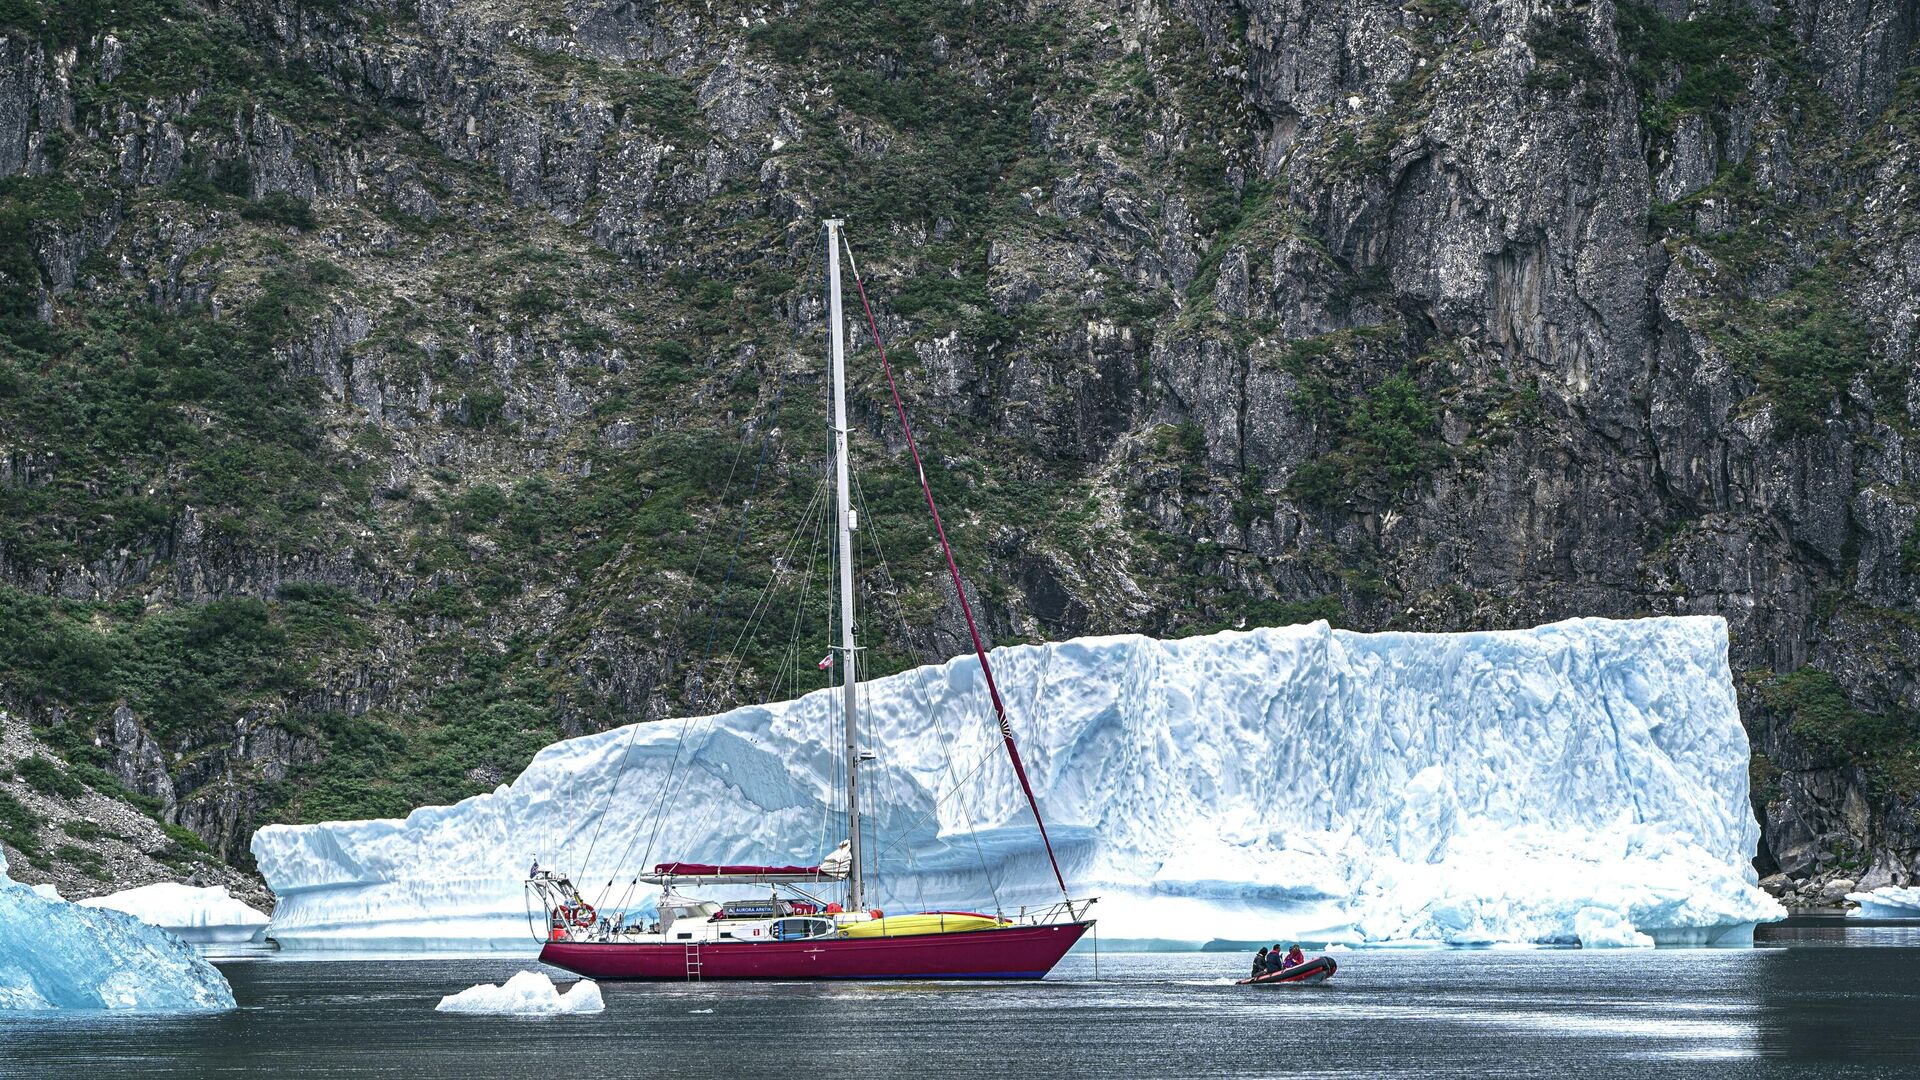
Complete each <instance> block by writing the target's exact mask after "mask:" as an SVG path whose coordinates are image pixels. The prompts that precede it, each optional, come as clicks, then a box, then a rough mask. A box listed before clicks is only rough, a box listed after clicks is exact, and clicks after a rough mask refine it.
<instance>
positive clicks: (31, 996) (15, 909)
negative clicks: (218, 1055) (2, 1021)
mask: <svg viewBox="0 0 1920 1080" xmlns="http://www.w3.org/2000/svg"><path fill="white" fill-rule="evenodd" d="M6 869H7V860H6V856H5V855H4V854H0V1009H126V1010H134V1011H141V1012H209V1011H216V1010H221V1009H231V1008H233V991H232V989H230V988H229V987H228V986H227V980H226V978H225V977H224V976H222V975H221V974H220V972H219V970H218V969H217V968H215V967H214V966H213V965H212V964H209V963H207V962H206V961H205V960H202V959H201V958H200V957H199V956H197V955H196V954H195V953H194V951H193V947H192V946H190V945H188V944H186V943H185V942H183V941H181V940H180V939H179V938H177V937H174V936H173V935H171V934H169V933H167V932H166V931H164V930H157V929H155V928H154V927H151V926H148V925H147V924H145V923H143V922H141V921H140V920H138V919H136V918H134V917H133V916H131V915H127V914H124V913H122V912H118V911H106V910H101V909H98V908H89V907H81V906H80V905H78V904H69V903H67V902H66V901H65V900H58V899H53V898H50V897H46V896H42V895H40V894H39V893H37V892H35V891H34V890H32V889H30V888H28V887H27V886H25V885H21V884H19V883H17V882H15V881H13V880H11V879H10V878H8V877H6V874H5V872H6Z"/></svg>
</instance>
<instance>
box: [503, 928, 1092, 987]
mask: <svg viewBox="0 0 1920 1080" xmlns="http://www.w3.org/2000/svg"><path fill="white" fill-rule="evenodd" d="M1092 925H1093V924H1092V923H1091V922H1079V923H1060V924H1057V925H1052V926H1016V927H1009V928H1007V929H1004V930H975V931H971V932H969V933H964V934H919V935H914V936H911V937H888V938H833V939H828V940H825V941H768V942H709V943H705V944H702V945H700V946H699V947H698V950H697V952H696V951H695V950H692V949H689V947H688V946H686V945H680V944H672V945H664V944H632V945H629V944H621V943H613V942H606V943H602V942H572V941H554V942H548V943H547V945H546V947H545V948H543V949H541V950H540V959H541V961H542V962H543V963H548V964H552V965H553V966H554V967H558V968H565V969H566V970H568V971H571V972H573V973H575V974H577V975H585V976H586V977H588V978H590V979H654V980H661V979H672V980H676V981H685V980H687V979H1039V978H1044V977H1045V976H1046V974H1047V972H1049V971H1051V970H1053V965H1055V964H1057V963H1059V962H1060V958H1061V957H1063V956H1065V955H1066V954H1067V950H1068V949H1071V948H1073V946H1074V943H1075V942H1077V941H1079V940H1080V936H1081V935H1082V934H1084V933H1086V932H1087V928H1088V927H1089V926H1092ZM690 954H691V955H692V956H694V957H696V959H694V960H693V961H692V962H691V963H690V962H689V956H690ZM690 968H691V970H689V969H690Z"/></svg>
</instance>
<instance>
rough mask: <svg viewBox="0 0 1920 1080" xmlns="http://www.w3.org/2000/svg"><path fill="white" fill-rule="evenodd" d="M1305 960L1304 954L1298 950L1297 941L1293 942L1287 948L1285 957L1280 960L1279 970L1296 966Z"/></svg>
mask: <svg viewBox="0 0 1920 1080" xmlns="http://www.w3.org/2000/svg"><path fill="white" fill-rule="evenodd" d="M1306 962H1307V958H1306V955H1305V954H1304V953H1302V952H1301V951H1300V945H1299V943H1298V942H1295V943H1294V945H1293V946H1292V947H1291V948H1289V949H1288V950H1287V958H1286V959H1285V960H1282V961H1280V970H1282V971H1285V970H1287V969H1288V968H1296V967H1299V966H1300V965H1301V964H1304V963H1306Z"/></svg>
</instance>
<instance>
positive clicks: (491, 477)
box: [0, 0, 1920, 894]
mask: <svg viewBox="0 0 1920 1080" xmlns="http://www.w3.org/2000/svg"><path fill="white" fill-rule="evenodd" d="M0 25H4V31H3V32H0V176H3V177H4V179H0V288H3V289H4V291H3V292H0V323H3V324H4V328H5V330H4V351H3V352H0V581H3V582H4V589H0V672H3V673H4V675H5V682H4V687H3V693H0V696H3V697H4V699H5V700H4V702H0V704H5V705H6V706H7V707H8V708H9V709H11V710H12V712H13V713H14V714H15V715H16V716H18V717H23V718H25V719H26V721H28V722H29V727H30V735H31V738H32V740H33V742H34V744H35V745H36V746H38V747H40V748H43V749H44V754H45V756H44V757H41V758H40V760H41V761H42V762H43V764H42V765H37V766H24V765H20V766H16V771H17V770H18V769H20V768H25V769H26V771H20V772H18V775H17V778H11V779H8V780H5V781H0V787H7V788H10V790H11V791H12V792H13V794H4V796H3V797H4V799H5V801H0V826H4V828H5V829H6V831H5V832H3V833H0V839H3V840H5V842H6V843H7V844H8V845H9V846H10V848H11V849H14V850H18V851H20V852H21V853H23V854H25V855H27V856H28V859H27V860H16V863H20V862H22V861H32V860H34V859H37V860H38V863H37V866H38V869H39V872H41V873H46V874H49V875H56V876H59V875H64V878H63V880H67V881H69V885H70V887H71V886H72V883H73V882H74V880H75V874H74V873H73V871H72V865H73V864H72V859H71V858H70V857H62V856H61V855H59V854H57V853H56V850H55V847H56V845H54V843H53V842H52V837H51V834H50V832H49V829H50V826H49V824H48V823H49V821H50V820H51V818H50V817H49V815H48V813H47V812H43V811H40V810H36V809H34V807H35V806H36V805H40V804H38V803H35V802H34V800H35V799H47V798H51V799H56V800H57V799H59V798H60V797H61V796H60V795H59V789H60V788H61V786H62V785H66V786H68V787H71V786H72V785H74V784H80V785H82V786H84V787H88V788H91V789H93V791H94V792H95V793H105V794H108V795H112V796H116V797H120V798H123V799H128V800H133V801H135V802H139V803H141V804H142V805H144V806H146V807H147V808H148V809H150V810H151V811H152V812H153V813H154V814H155V815H157V816H158V817H160V818H161V819H163V820H164V821H166V822H169V823H173V824H175V825H177V826H184V827H185V829H187V830H190V833H191V834H193V835H197V836H198V837H201V838H203V839H204V841H205V842H206V844H207V845H208V848H209V850H208V851H207V852H205V853H202V854H200V855H199V856H198V857H201V858H204V859H207V860H215V859H226V860H230V861H234V862H244V860H245V858H246V855H245V851H246V839H247V837H248V836H249V835H250V834H251V832H252V830H253V829H254V828H256V827H257V826H259V825H260V824H264V823H266V822H268V821H275V820H317V819H319V818H322V817H328V816H364V815H367V814H376V813H392V812H398V811H403V810H404V809H406V808H407V807H409V806H412V805H414V804H416V803H418V802H422V801H428V800H446V799H452V798H457V797H460V796H463V795H466V794H469V793H472V792H475V791H478V790H483V789H485V788H488V787H491V786H492V785H494V784H495V783H497V782H499V781H500V780H502V779H503V778H505V777H507V776H509V775H511V774H512V773H513V772H514V771H515V770H517V769H518V768H519V767H520V766H521V765H522V764H524V763H525V761H526V760H527V759H528V758H529V757H530V756H531V753H532V751H533V749H535V748H537V747H538V746H540V745H542V744H543V743H545V742H546V741H548V740H550V739H552V738H554V737H556V736H557V735H559V734H562V733H574V732H579V731H583V730H590V729H595V728H599V727H603V726H605V725H608V724H612V723H618V722H623V721H626V720H629V719H631V718H634V717H653V716H659V715H665V714H668V713H671V712H674V711H676V710H683V709H691V708H711V707H717V706H719V705H723V704H728V703H732V702H737V701H740V700H747V699H757V698H762V697H767V696H775V695H785V694H790V693H792V692H793V691H794V690H795V689H805V688H808V687H810V686H812V685H815V683H816V682H817V678H818V673H817V672H815V671H814V670H813V665H812V660H813V659H814V657H815V655H816V654H817V653H818V652H819V649H820V645H821V639H822V638H823V636H824V629H823V627H824V620H825V608H824V600H823V597H822V595H821V592H820V589H819V585H818V581H817V580H815V579H812V578H809V577H808V576H807V571H808V567H809V566H813V567H814V570H815V572H816V573H817V570H818V566H817V565H816V563H817V560H816V559H810V558H809V556H808V554H807V552H808V551H810V550H813V549H814V545H815V543H816V542H817V537H818V511H819V504H818V502H816V501H814V496H815V495H816V493H817V492H818V489H819V479H820V468H819V458H820V454H819V452H818V451H819V448H820V447H821V445H822V444H823V442H824V433H823V426H822V425H823V415H824V411H823V408H822V402H821V397H822V391H821V383H820V368H821V364H820V361H819V355H820V352H821V348H820V335H821V300H820V297H821V289H822V286H821V281H820V275H819V262H820V257H819V256H820V251H819V248H820V244H819V237H818V231H817V222H818V220H819V219H820V218H821V217H824V216H828V215H840V216H844V217H846V218H848V219H849V221H850V223H851V229H852V237H853V240H854V243H855V247H856V252H857V254H858V255H859V257H860V260H861V267H862V271H863V273H864V274H865V275H866V276H867V278H868V279H869V281H870V283H871V285H872V287H873V292H874V294H875V299H876V301H877V308H878V314H879V319H880V323H881V325H882V327H883V328H884V330H885V332H886V333H887V335H888V336H889V338H890V339H891V341H892V342H893V344H894V348H895V350H896V352H897V358H898V359H899V361H900V366H901V368H902V371H903V377H904V380H905V381H904V386H903V389H904V392H905V394H906V396H907V397H908V399H909V404H910V406H911V408H912V409H913V410H914V411H915V414H916V419H917V422H918V424H919V426H920V427H921V428H922V429H923V430H924V432H925V441H926V443H927V449H928V451H929V453H930V471H931V472H932V473H933V474H934V482H935V484H936V487H937V490H938V492H939V494H940V496H941V498H942V499H943V500H944V501H945V503H946V505H947V507H948V516H949V517H950V519H951V521H952V523H953V525H954V529H953V532H954V534H955V540H956V543H957V545H958V546H959V548H960V551H961V556H962V559H963V561H964V562H965V563H966V564H967V566H968V567H969V568H970V571H971V579H972V582H973V583H974V584H975V585H976V586H977V587H978V589H979V590H980V593H981V595H980V601H981V603H982V605H983V606H984V608H985V610H986V611H987V612H988V616H989V622H990V625H991V630H992V634H993V636H994V638H995V639H996V640H997V641H1000V642H1003V643H1004V642H1008V641H1013V640H1020V639H1032V638H1038V637H1047V638H1057V637H1061V636H1065V635H1070V634H1077V633H1083V632H1101V631H1118V630H1143V631H1147V632H1152V633H1159V634H1177V633H1181V632H1185V631H1191V630H1201V629H1211V628H1215V627H1221V626H1233V625H1247V624H1268V623H1282V622H1289V621H1299V620H1301V619H1304V618H1308V617H1328V618H1331V619H1332V620H1334V621H1335V622H1336V623H1338V624H1341V625H1346V626H1352V627H1356V628H1369V629H1371V628H1385V627H1407V628H1420V629H1465V628H1479V627H1504V626H1521V625H1530V624H1533V623H1537V622H1542V621H1546V620H1550V619H1556V618H1560V617H1564V616H1570V615H1579V614H1599V615H1615V616H1619V615H1631V614H1636V613H1713V614H1720V615H1723V616H1725V617H1726V618H1727V619H1728V620H1729V622H1730V623H1731V625H1732V628H1733V641H1734V646H1733V647H1734V661H1735V666H1736V670H1737V672H1738V674H1739V677H1740V679H1741V682H1742V687H1743V697H1742V709H1743V715H1744V716H1745V718H1746V720H1747V722H1748V724H1749V727H1750V730H1751V733H1752V734H1753V737H1754V745H1755V757H1754V769H1753V771H1754V780H1755V784H1754V791H1755V800H1756V812H1757V813H1758V814H1759V816H1760V818H1761V821H1762V824H1763V833H1764V841H1763V845H1762V851H1761V855H1760V860H1759V861H1760V863H1761V868H1762V870H1763V871H1765V872H1769V873H1771V872H1774V871H1778V872H1781V873H1782V874H1784V875H1785V877H1784V878H1782V879H1780V881H1781V885H1782V887H1792V888H1801V889H1804V890H1806V891H1807V892H1809V893H1816V894H1817V893H1818V892H1819V891H1820V890H1821V889H1822V888H1823V887H1825V886H1826V885H1827V884H1829V883H1830V882H1831V880H1832V879H1834V878H1836V877H1842V876H1844V877H1846V878H1848V879H1852V880H1856V881H1859V882H1861V883H1863V884H1867V885H1873V884H1884V883H1888V882H1899V883H1905V882H1908V881H1912V880H1914V879H1915V877H1916V876H1920V818H1917V811H1920V799H1917V796H1920V719H1917V718H1920V682H1917V681H1916V663H1917V662H1916V661H1915V660H1914V659H1913V658H1914V657H1915V656H1917V655H1920V650H1917V648H1916V647H1917V646H1920V471H1916V469H1920V456H1916V455H1917V454H1920V450H1916V449H1913V448H1910V447H1909V445H1908V443H1907V441H1906V440H1907V439H1908V438H1909V437H1911V436H1912V435H1913V433H1914V432H1915V430H1916V428H1917V427H1920V368H1917V367H1916V362H1915V361H1916V357H1917V356H1920V343H1917V342H1916V322H1917V321H1920V269H1917V268H1920V184H1916V183H1915V181H1914V177H1915V176H1916V175H1917V172H1916V166H1917V165H1920V161H1916V158H1917V157H1920V73H1917V72H1916V69H1915V66H1914V65H1915V64H1916V61H1917V60H1920V56H1917V55H1916V37H1917V36H1920V16H1917V15H1916V13H1915V10H1914V8H1913V6H1912V5H1911V4H1910V3H1905V2H1902V0H1818V2H1816V0H1804V2H1802V3H1800V4H1799V5H1797V6H1795V5H1780V6H1766V5H1764V4H1758V3H1756V4H1752V5H1744V4H1739V3H1731V4H1711V5H1695V6H1688V5H1687V4H1684V3H1676V2H1671V0H1661V2H1659V3H1656V4H1652V5H1642V4H1638V3H1613V2H1609V0H1594V2H1591V3H1579V4H1572V5H1566V4H1553V3H1534V2H1522V3H1517V4H1506V3H1494V2H1492V0H1474V2H1471V3H1460V2H1456V0H1411V2H1407V3H1392V2H1377V0H1339V2H1332V0H1243V2H1239V3H1224V2H1222V3H1207V2H1191V3H1189V2H1182V3H1173V4H1164V3H1159V2H1145V3H1132V4H1125V5H1110V6H1103V5H1101V4H1097V3H1091V2H1082V0H1064V2H1057V3H1006V2H998V0H993V2H988V0H977V2H973V3H964V4H962V3H950V4H940V3H928V2H925V0H876V2H852V0H803V2H794V3H784V4H765V5H749V4H736V3H731V2H727V0H716V2H712V3H682V2H678V0H658V2H645V0H638V2H633V0H623V2H617V3H605V2H600V0H574V2H571V3H568V4H566V5H564V6H554V5H537V4H531V3H525V2H523V0H490V2H488V3H484V4H464V5H453V4H448V3H445V2H444V0H422V2H420V3H418V4H394V5H386V4H378V3H364V2H359V0H344V2H332V0H322V2H316V3H312V4H304V5H303V4H298V3H289V2H285V0H250V2H244V3H235V4H209V3H200V2H195V0H129V2H123V3H120V4H119V5H118V6H116V7H113V8H106V7H103V6H100V5H97V4H93V3H84V2H78V0H4V2H0ZM872 360H873V358H872V356H871V355H870V353H860V354H857V355H856V357H855V365H856V368H857V370H858V372H859V373H860V374H859V379H860V381H861V385H860V386H859V387H858V388H857V389H856V394H855V397H856V399H857V406H856V409H857V411H858V412H859V414H860V416H861V427H862V431H861V433H860V435H861V439H860V441H861V442H862V443H863V444H864V445H863V447H862V451H863V453H864V454H865V455H866V458H867V460H868V461H870V462H875V463H876V464H875V467H873V468H871V469H869V470H868V471H867V472H866V473H865V474H864V475H863V479H862V482H863V493H862V494H863V499H864V500H865V502H866V506H867V514H866V517H867V522H868V524H867V527H866V528H865V529H863V530H862V531H863V533H865V536H866V539H865V541H864V542H863V547H862V556H861V557H862V559H863V560H864V562H863V576H864V577H865V579H866V580H867V582H868V584H869V585H870V586H872V591H873V592H874V593H875V594H876V596H877V597H878V599H877V601H876V603H875V604H874V605H873V607H872V608H871V609H870V611H869V617H868V625H869V627H870V628H871V629H873V630H875V631H876V633H875V634H873V635H872V636H873V637H874V638H875V639H876V645H878V644H879V642H878V640H877V639H878V638H879V634H878V633H877V631H880V630H885V631H887V632H888V636H887V640H888V642H889V643H890V645H889V646H888V647H881V648H877V649H876V651H875V653H874V660H875V663H876V666H877V667H879V668H881V669H893V668H897V667H899V666H901V665H903V664H905V663H908V662H912V661H917V660H923V659H935V658H942V657H945V656H947V655H951V654H953V653H955V652H957V651H960V647H961V646H960V638H959V636H958V633H957V630H958V626H957V625H956V619H957V610H956V605H955V604H954V598H953V597H952V596H951V594H950V593H949V592H945V591H943V590H942V587H941V585H940V583H939V582H940V579H939V577H938V576H935V575H932V574H929V573H928V571H930V570H932V569H933V568H934V564H933V562H932V560H931V552H930V551H929V550H928V548H927V545H926V527H925V525H924V524H923V522H922V521H921V519H920V516H919V511H918V509H917V508H916V505H915V500H916V494H917V493H916V492H915V491H914V490H913V489H912V488H911V487H910V486H909V485H910V483H911V481H910V479H909V478H908V474H906V473H904V472H902V471H901V470H898V469H894V468H889V467H888V463H887V460H886V459H887V458H888V457H889V456H891V457H892V458H895V459H897V458H898V457H899V455H900V454H901V453H902V447H901V446H900V444H899V441H898V438H897V436H896V435H895V434H894V432H893V429H892V427H891V424H890V419H891V418H890V416H889V415H888V413H887V411H886V410H885V409H884V408H883V404H882V401H881V400H880V399H879V398H878V397H876V396H875V391H876V390H877V387H876V386H875V384H874V380H875V379H876V378H877V373H876V372H875V371H874V364H873V362H872ZM796 523H798V524H797V525H796ZM802 549H806V550H802ZM796 627H797V628H798V629H797V630H796V629H794V628H796ZM38 754H39V752H38V751H36V756H38ZM24 760H25V759H22V761H24ZM29 789H31V791H30V793H29ZM88 797H92V796H91V795H90V796H88ZM22 799H25V800H26V801H24V802H23V801H22ZM10 806H11V809H10V808H9V807H10ZM54 816H58V815H54ZM65 848H66V849H72V850H83V851H84V850H87V849H85V845H84V843H82V844H79V845H75V844H67V845H65ZM183 850H185V849H183ZM96 865H97V860H96ZM79 876H80V877H84V876H85V875H84V874H81V875H79ZM79 884H80V885H82V886H83V887H84V885H85V882H84V881H81V882H79Z"/></svg>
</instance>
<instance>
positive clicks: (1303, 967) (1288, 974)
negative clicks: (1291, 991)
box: [1234, 956, 1340, 986]
mask: <svg viewBox="0 0 1920 1080" xmlns="http://www.w3.org/2000/svg"><path fill="white" fill-rule="evenodd" d="M1339 969H1340V965H1338V964H1336V963H1334V962H1333V958H1332V957H1331V956H1316V957H1314V958H1313V959H1311V960H1309V961H1307V962H1306V963H1304V964H1295V965H1294V966H1292V967H1290V968H1287V969H1286V970H1285V971H1273V972H1268V973H1267V974H1265V975H1262V976H1260V977H1259V978H1257V979H1241V980H1240V981H1239V982H1237V983H1234V985H1235V986H1281V985H1289V986H1306V985H1310V984H1312V983H1322V982H1326V981H1327V980H1328V979H1330V978H1332V977H1333V973H1334V972H1335V971H1338V970H1339Z"/></svg>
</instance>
